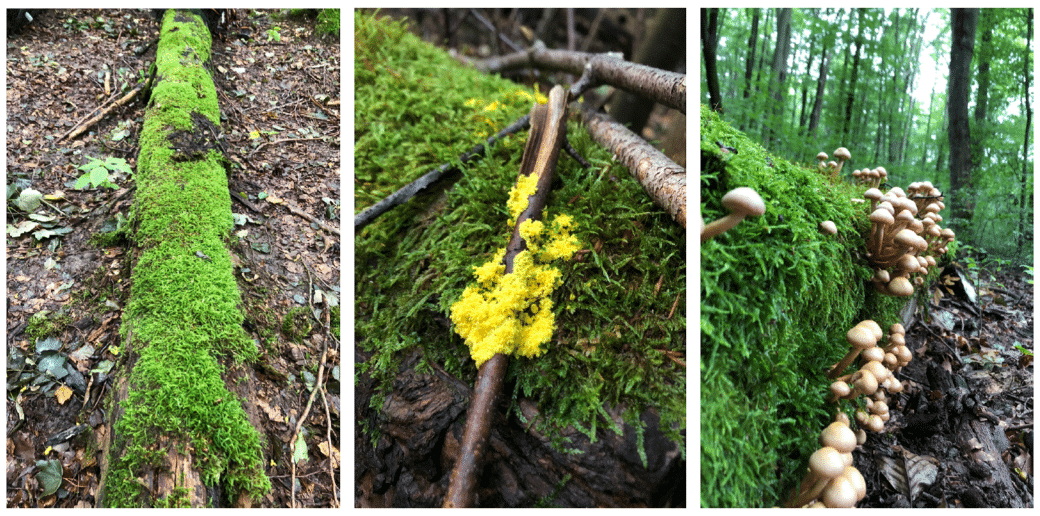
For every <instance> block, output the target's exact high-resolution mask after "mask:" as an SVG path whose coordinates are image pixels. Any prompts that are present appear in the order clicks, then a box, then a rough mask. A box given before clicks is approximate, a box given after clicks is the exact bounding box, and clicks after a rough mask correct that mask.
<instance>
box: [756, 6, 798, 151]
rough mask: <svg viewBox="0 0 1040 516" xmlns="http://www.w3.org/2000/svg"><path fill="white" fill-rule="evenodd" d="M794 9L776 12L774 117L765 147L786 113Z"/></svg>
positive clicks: (772, 88)
mask: <svg viewBox="0 0 1040 516" xmlns="http://www.w3.org/2000/svg"><path fill="white" fill-rule="evenodd" d="M792 11H793V9H791V8H789V7H785V8H782V9H777V13H776V50H775V51H774V52H773V65H772V67H771V70H772V76H771V79H772V80H770V81H769V97H770V98H771V99H773V106H772V109H770V110H769V111H770V113H772V119H771V120H770V122H769V126H768V127H769V130H768V131H767V132H766V135H765V143H763V146H764V147H769V146H770V144H771V142H772V141H773V140H774V139H776V138H777V134H778V133H779V127H778V125H779V124H781V123H782V122H781V120H783V115H784V91H785V89H786V88H787V54H788V52H789V51H790V49H791V13H792Z"/></svg>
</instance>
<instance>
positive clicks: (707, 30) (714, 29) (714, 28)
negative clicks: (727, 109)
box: [701, 8, 722, 113]
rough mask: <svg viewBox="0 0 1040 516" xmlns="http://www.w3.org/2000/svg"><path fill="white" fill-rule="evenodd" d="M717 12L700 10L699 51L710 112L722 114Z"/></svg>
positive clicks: (714, 10) (716, 10)
mask: <svg viewBox="0 0 1040 516" xmlns="http://www.w3.org/2000/svg"><path fill="white" fill-rule="evenodd" d="M718 31H719V10H718V9H717V8H715V9H701V49H703V51H704V75H705V77H704V80H705V82H707V84H708V98H709V99H710V100H709V102H710V103H711V110H712V111H717V112H719V113H721V112H722V93H721V92H720V91H719V71H718V66H716V65H717V61H718V54H717V52H718V46H719V32H718Z"/></svg>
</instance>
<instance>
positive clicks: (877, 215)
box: [870, 206, 896, 226]
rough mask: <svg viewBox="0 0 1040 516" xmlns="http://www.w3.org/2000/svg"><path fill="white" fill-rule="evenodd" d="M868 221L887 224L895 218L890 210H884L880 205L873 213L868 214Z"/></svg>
mask: <svg viewBox="0 0 1040 516" xmlns="http://www.w3.org/2000/svg"><path fill="white" fill-rule="evenodd" d="M870 221H871V222H873V223H875V224H881V225H883V226H887V225H889V224H892V223H893V222H895V221H896V218H895V217H893V216H892V213H891V212H890V211H888V210H886V209H885V208H882V207H881V206H878V207H877V209H875V210H874V211H873V213H871V214H870Z"/></svg>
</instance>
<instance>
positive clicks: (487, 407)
mask: <svg viewBox="0 0 1040 516" xmlns="http://www.w3.org/2000/svg"><path fill="white" fill-rule="evenodd" d="M567 98H568V95H567V92H566V90H564V89H563V87H562V86H556V87H554V88H553V89H552V91H551V92H550V93H549V102H548V103H547V104H535V106H534V107H533V108H532V109H531V113H530V116H531V132H530V135H529V136H528V138H527V144H526V145H525V146H524V156H523V159H522V161H521V163H520V174H519V175H518V179H519V178H520V177H525V176H530V175H535V176H536V177H537V178H538V186H537V189H536V190H535V193H534V194H533V195H531V196H529V197H528V203H527V208H526V209H524V211H522V212H521V213H520V216H519V217H517V220H516V225H515V226H514V228H513V236H512V237H510V239H509V244H507V245H506V255H505V257H504V258H503V261H504V263H505V273H506V274H512V272H513V261H514V259H515V258H516V255H518V254H520V253H521V252H522V251H524V250H525V249H527V243H526V242H524V239H523V237H521V236H520V224H521V223H522V222H523V221H525V220H528V219H537V218H539V217H541V213H542V209H543V208H545V203H546V201H547V200H548V197H549V191H550V190H551V185H552V178H553V173H554V172H555V170H556V162H557V160H558V159H559V156H560V148H561V146H562V145H563V142H564V140H565V139H566V136H567ZM507 369H509V357H508V356H507V355H503V354H501V353H496V354H495V355H494V356H492V357H491V358H489V359H488V360H487V361H485V362H484V363H483V364H481V365H480V368H479V369H478V370H477V381H476V384H475V385H474V386H473V400H472V403H471V404H470V407H469V411H468V413H467V414H466V429H465V431H464V433H463V437H462V446H461V447H460V448H459V456H458V459H457V461H456V463H455V468H454V469H453V470H452V472H451V482H450V484H448V494H447V495H445V497H444V505H443V506H444V507H445V508H450V507H470V506H472V505H473V497H474V492H475V491H476V487H477V473H478V472H479V471H480V466H481V461H482V459H483V458H484V452H485V448H486V445H487V439H488V435H490V433H491V419H492V414H493V412H494V408H495V400H496V399H497V398H498V394H499V392H500V391H501V390H502V382H503V379H504V378H505V375H506V370H507Z"/></svg>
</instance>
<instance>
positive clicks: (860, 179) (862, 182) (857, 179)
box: [852, 167, 888, 188]
mask: <svg viewBox="0 0 1040 516" xmlns="http://www.w3.org/2000/svg"><path fill="white" fill-rule="evenodd" d="M887 178H888V171H887V170H885V167H878V168H875V169H873V170H871V169H869V168H864V169H863V170H853V171H852V183H853V184H856V185H859V186H865V187H867V188H881V185H882V184H884V183H885V179H887Z"/></svg>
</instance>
